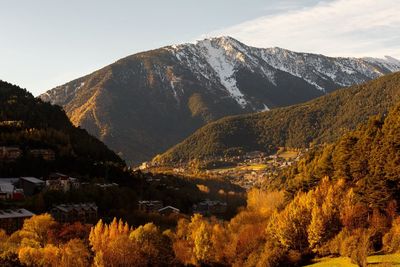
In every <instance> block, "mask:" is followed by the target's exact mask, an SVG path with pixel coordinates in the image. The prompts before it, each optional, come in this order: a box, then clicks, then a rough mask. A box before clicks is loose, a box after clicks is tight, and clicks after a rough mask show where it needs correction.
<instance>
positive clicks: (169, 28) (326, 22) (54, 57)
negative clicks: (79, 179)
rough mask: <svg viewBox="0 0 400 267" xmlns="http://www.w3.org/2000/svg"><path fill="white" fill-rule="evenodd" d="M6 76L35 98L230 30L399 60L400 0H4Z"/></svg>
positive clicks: (268, 42) (1, 32) (302, 46)
mask: <svg viewBox="0 0 400 267" xmlns="http://www.w3.org/2000/svg"><path fill="white" fill-rule="evenodd" d="M0 7H1V8H0V36H1V37H0V79H2V80H5V81H8V82H12V83H14V84H17V85H19V86H21V87H23V88H26V89H28V90H29V91H31V92H32V93H33V94H34V95H38V94H40V93H43V92H44V91H46V90H48V89H51V88H53V87H55V86H57V85H61V84H64V83H66V82H68V81H70V80H73V79H75V78H78V77H81V76H83V75H86V74H89V73H91V72H93V71H95V70H97V69H99V68H101V67H104V66H106V65H108V64H111V63H113V62H114V61H116V60H118V59H120V58H122V57H125V56H128V55H131V54H134V53H137V52H140V51H145V50H150V49H154V48H158V47H161V46H165V45H171V44H177V43H187V42H195V41H196V40H200V39H203V38H207V37H214V36H222V35H229V36H232V37H234V38H237V39H238V40H240V41H242V42H244V43H245V44H248V45H252V46H256V47H273V46H279V47H283V48H287V49H291V50H294V51H302V52H311V53H321V54H325V55H328V56H355V57H362V56H373V57H383V56H384V55H390V56H393V57H396V58H398V59H400V16H399V15H398V14H399V12H400V1H399V0H379V1H376V0H202V1H198V0H169V1H165V0H146V1H143V0H141V1H139V0H113V1H107V0H68V1H66V0H36V1H32V0H13V1H8V0H0Z"/></svg>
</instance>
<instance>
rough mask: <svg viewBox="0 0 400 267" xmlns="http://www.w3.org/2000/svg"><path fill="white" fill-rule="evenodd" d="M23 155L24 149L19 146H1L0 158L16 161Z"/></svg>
mask: <svg viewBox="0 0 400 267" xmlns="http://www.w3.org/2000/svg"><path fill="white" fill-rule="evenodd" d="M21 155H22V150H21V149H19V148H18V147H7V146H2V147H0V160H3V161H15V160H17V159H18V158H19V157H20V156H21Z"/></svg>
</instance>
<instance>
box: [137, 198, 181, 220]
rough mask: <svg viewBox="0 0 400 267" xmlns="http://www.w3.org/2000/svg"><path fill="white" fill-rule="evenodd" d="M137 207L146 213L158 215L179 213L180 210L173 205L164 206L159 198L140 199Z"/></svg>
mask: <svg viewBox="0 0 400 267" xmlns="http://www.w3.org/2000/svg"><path fill="white" fill-rule="evenodd" d="M138 208H139V210H140V211H142V212H146V213H158V214H160V215H164V216H169V215H171V214H179V213H180V210H179V209H178V208H175V207H173V206H164V205H163V203H162V201H160V200H140V201H139V202H138Z"/></svg>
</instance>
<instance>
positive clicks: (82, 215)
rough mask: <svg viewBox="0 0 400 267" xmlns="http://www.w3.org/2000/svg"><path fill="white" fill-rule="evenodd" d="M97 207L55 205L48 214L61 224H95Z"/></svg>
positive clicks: (90, 204)
mask: <svg viewBox="0 0 400 267" xmlns="http://www.w3.org/2000/svg"><path fill="white" fill-rule="evenodd" d="M97 210H98V207H97V205H96V204H95V203H79V204H60V205H55V206H54V207H53V208H52V209H51V210H50V214H51V215H52V216H53V218H54V219H55V220H57V221H58V222H61V223H72V222H77V221H79V222H81V223H96V222H97Z"/></svg>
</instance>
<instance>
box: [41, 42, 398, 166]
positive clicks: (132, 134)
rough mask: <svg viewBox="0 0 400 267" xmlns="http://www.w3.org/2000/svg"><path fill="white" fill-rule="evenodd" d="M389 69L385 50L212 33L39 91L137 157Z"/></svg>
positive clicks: (392, 62) (394, 64)
mask: <svg viewBox="0 0 400 267" xmlns="http://www.w3.org/2000/svg"><path fill="white" fill-rule="evenodd" d="M397 70H400V62H399V61H397V60H396V59H393V58H390V57H387V58H386V59H373V58H332V57H326V56H323V55H316V54H307V53H296V52H292V51H289V50H285V49H281V48H267V49H262V48H254V47H250V46H246V45H245V44H243V43H241V42H239V41H237V40H235V39H233V38H230V37H220V38H212V39H205V40H202V41H198V42H197V43H195V44H182V45H176V46H167V47H163V48H160V49H156V50H152V51H147V52H143V53H138V54H135V55H132V56H128V57H126V58H123V59H121V60H118V61H117V62H115V63H113V64H111V65H109V66H106V67H104V68H102V69H100V70H98V71H95V72H94V73H92V74H89V75H87V76H84V77H81V78H78V79H76V80H73V81H71V82H69V83H66V84H64V85H61V86H58V87H56V88H54V89H52V90H50V91H47V92H46V93H44V94H42V95H41V96H40V98H41V99H42V100H44V101H48V102H50V103H52V104H57V105H60V106H62V107H63V108H64V110H65V111H66V113H67V115H68V116H69V118H70V119H71V121H72V122H73V124H74V125H76V126H80V127H82V128H85V129H86V130H88V131H89V133H91V134H93V135H94V136H96V137H98V138H99V139H100V140H102V141H104V142H105V143H106V144H107V145H108V146H109V147H110V148H112V149H113V150H114V151H116V152H117V153H118V154H119V155H121V156H122V157H123V158H124V159H126V160H127V161H128V162H129V163H138V162H141V161H145V160H148V159H150V158H152V157H153V156H154V155H156V154H157V153H160V152H162V151H165V150H166V149H167V148H169V147H171V146H172V145H174V144H176V143H178V142H180V141H182V140H183V139H184V138H185V137H187V136H189V135H190V134H191V133H193V132H194V131H195V130H196V129H198V128H199V127H201V126H203V125H205V124H206V123H209V122H211V121H214V120H216V119H219V118H221V117H224V116H227V115H236V114H244V113H250V112H258V111H263V110H268V109H272V108H276V107H282V106H288V105H292V104H296V103H301V102H305V101H308V100H310V99H313V98H316V97H319V96H322V95H324V94H326V93H329V92H332V91H334V90H336V89H338V88H341V87H344V86H349V85H353V84H358V83H361V82H364V81H367V80H370V79H373V78H377V77H379V76H382V75H384V74H387V73H390V72H394V71H397Z"/></svg>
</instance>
